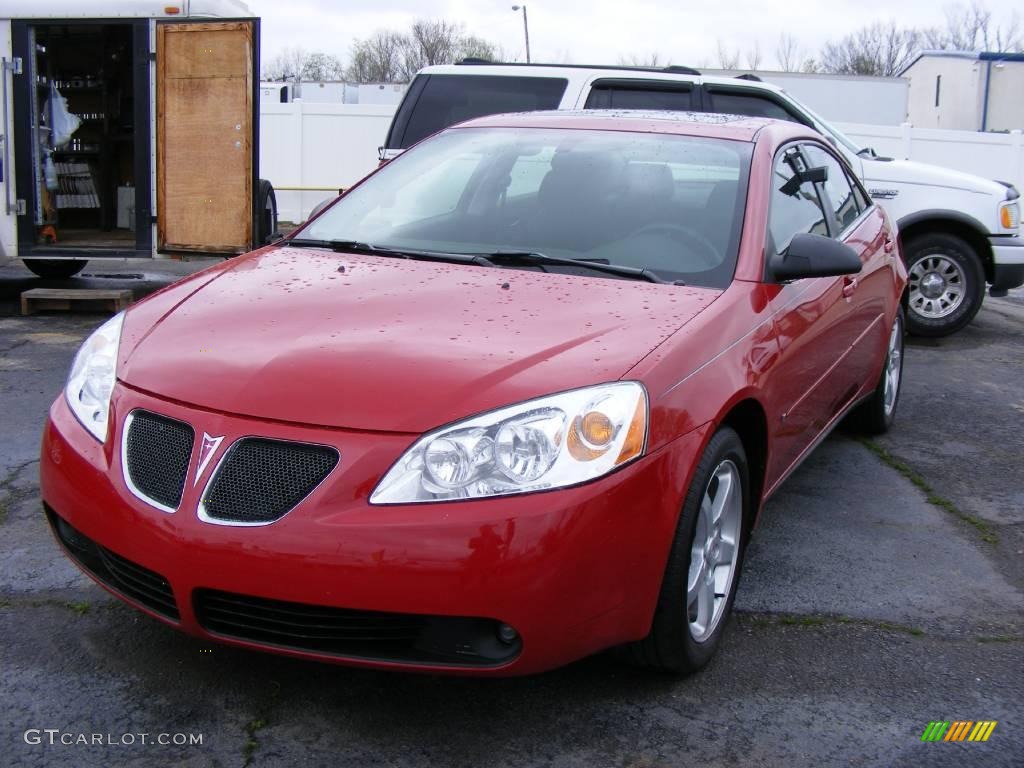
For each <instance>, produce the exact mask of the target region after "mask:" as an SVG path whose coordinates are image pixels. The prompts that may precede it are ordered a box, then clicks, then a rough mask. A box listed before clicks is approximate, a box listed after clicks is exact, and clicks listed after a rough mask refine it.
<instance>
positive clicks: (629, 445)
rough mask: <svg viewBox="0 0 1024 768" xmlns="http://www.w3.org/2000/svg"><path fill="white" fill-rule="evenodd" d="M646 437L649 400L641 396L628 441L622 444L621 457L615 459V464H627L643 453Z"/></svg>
mask: <svg viewBox="0 0 1024 768" xmlns="http://www.w3.org/2000/svg"><path fill="white" fill-rule="evenodd" d="M646 439H647V401H646V400H645V399H644V398H642V397H641V398H639V399H638V400H637V401H636V412H635V413H634V414H633V420H632V421H631V422H630V424H629V432H627V433H626V441H625V442H624V443H623V444H622V450H621V451H619V458H617V459H616V460H615V465H616V466H618V465H619V464H625V463H626V462H627V461H629V460H630V459H634V458H636V457H637V456H639V455H640V454H641V453H643V450H644V442H645V440H646Z"/></svg>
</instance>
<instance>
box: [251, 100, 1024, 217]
mask: <svg viewBox="0 0 1024 768" xmlns="http://www.w3.org/2000/svg"><path fill="white" fill-rule="evenodd" d="M394 111H395V107H394V106H393V105H387V104H331V103H314V102H309V103H306V102H302V101H294V102H291V103H289V104H277V103H267V104H263V105H261V108H260V176H261V177H262V178H264V179H269V180H270V182H271V183H272V184H273V185H274V188H275V189H276V191H277V207H278V215H279V217H280V219H281V220H282V221H293V222H300V221H302V220H303V219H305V218H306V216H307V215H308V214H309V212H310V211H311V210H312V209H313V207H314V206H315V205H316V204H317V203H319V202H320V201H321V200H324V199H325V198H328V197H333V196H334V195H335V194H337V190H338V189H339V188H342V187H349V186H351V185H352V184H354V183H355V182H357V181H359V180H360V179H361V178H363V176H365V175H366V174H368V173H369V172H370V171H372V170H373V169H374V168H376V167H377V148H378V147H379V146H381V145H382V144H383V143H384V137H385V135H386V134H387V131H388V126H389V125H390V124H391V116H392V115H393V114H394ZM838 127H839V129H840V130H842V131H843V132H844V133H846V134H847V135H848V136H849V137H850V138H851V139H853V141H854V142H855V143H857V144H859V145H861V146H868V147H874V148H875V150H876V151H877V152H878V154H880V155H886V156H889V157H895V158H897V159H900V160H917V161H920V162H923V163H934V164H935V165H940V166H944V167H946V168H952V169H954V170H958V171H965V172H967V173H974V174H977V175H979V176H983V177H985V178H988V179H1002V180H1003V181H1009V182H1013V183H1014V184H1016V185H1017V188H1018V189H1021V190H1024V141H1022V136H1021V132H1020V131H1013V132H1012V133H974V132H971V131H946V130H936V129H931V128H911V127H910V125H909V124H904V125H902V126H887V125H860V124H854V123H841V124H839V125H838Z"/></svg>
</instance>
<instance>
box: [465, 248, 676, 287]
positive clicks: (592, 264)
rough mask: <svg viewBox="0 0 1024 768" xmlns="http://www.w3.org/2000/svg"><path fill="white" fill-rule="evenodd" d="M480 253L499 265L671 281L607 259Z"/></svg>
mask: <svg viewBox="0 0 1024 768" xmlns="http://www.w3.org/2000/svg"><path fill="white" fill-rule="evenodd" d="M480 255H481V256H483V257H484V258H486V259H488V260H489V261H491V262H492V263H494V264H496V265H499V266H500V263H501V262H502V261H507V262H509V263H516V262H518V263H523V262H527V263H530V264H537V265H544V264H552V265H557V266H560V267H582V268H583V269H592V270H594V271H595V272H607V273H608V274H611V275H621V276H622V277H631V278H633V279H635V280H647V281H648V282H651V283H668V282H669V281H668V280H663V279H662V278H660V277H658V276H657V275H656V274H654V273H653V272H651V270H649V269H647V268H646V267H640V268H637V267H626V266H623V265H621V264H609V263H608V262H607V261H603V260H598V259H569V258H562V257H561V256H548V255H547V254H546V253H538V252H537V251H494V252H493V253H484V254H480ZM674 284H675V285H681V284H682V281H679V280H677V281H676V282H675V283H674Z"/></svg>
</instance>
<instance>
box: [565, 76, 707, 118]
mask: <svg viewBox="0 0 1024 768" xmlns="http://www.w3.org/2000/svg"><path fill="white" fill-rule="evenodd" d="M583 108H584V109H642V110H679V111H684V112H685V111H690V110H696V109H700V91H699V89H697V87H696V86H695V85H694V84H693V83H689V82H685V81H677V80H647V79H640V78H602V79H600V80H595V81H594V82H593V83H591V84H590V91H589V93H587V100H586V102H585V103H584V104H583Z"/></svg>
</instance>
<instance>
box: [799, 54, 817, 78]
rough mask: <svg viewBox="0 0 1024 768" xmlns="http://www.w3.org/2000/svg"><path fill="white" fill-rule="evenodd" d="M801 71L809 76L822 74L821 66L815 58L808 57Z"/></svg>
mask: <svg viewBox="0 0 1024 768" xmlns="http://www.w3.org/2000/svg"><path fill="white" fill-rule="evenodd" d="M800 71H801V72H804V73H806V74H809V75H813V74H817V73H818V72H821V64H819V63H818V60H817V59H816V58H814V57H813V56H808V57H807V58H806V59H804V63H803V64H801V65H800Z"/></svg>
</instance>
